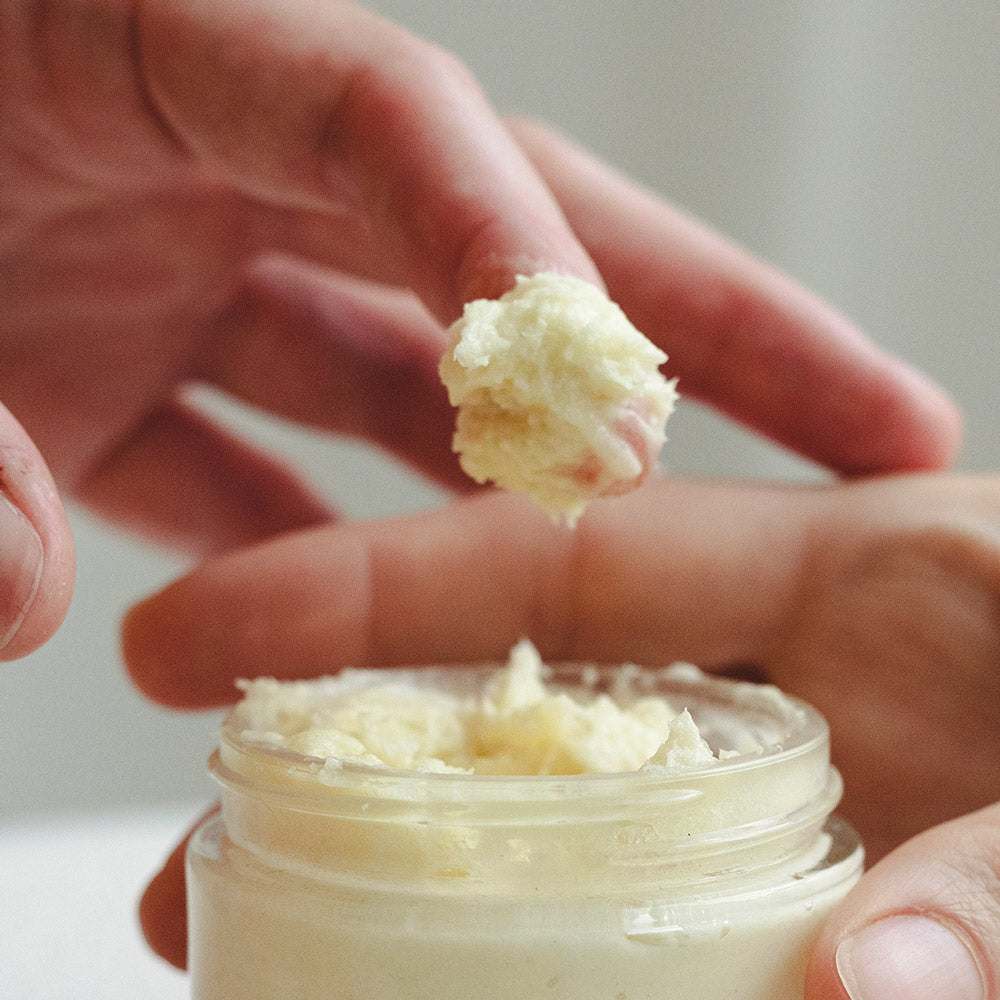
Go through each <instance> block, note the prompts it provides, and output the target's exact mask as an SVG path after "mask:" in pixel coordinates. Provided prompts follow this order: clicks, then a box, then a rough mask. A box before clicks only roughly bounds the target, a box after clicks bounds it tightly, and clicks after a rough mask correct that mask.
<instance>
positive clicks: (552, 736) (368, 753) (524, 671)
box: [240, 641, 728, 775]
mask: <svg viewBox="0 0 1000 1000" xmlns="http://www.w3.org/2000/svg"><path fill="white" fill-rule="evenodd" d="M543 669H544V668H543V665H542V662H541V659H540V658H539V656H538V653H537V651H536V650H535V648H534V646H532V645H531V643H530V642H527V641H523V642H521V643H519V644H518V645H517V646H516V647H515V648H514V650H513V651H512V653H511V657H510V662H509V663H508V664H507V666H506V667H505V668H503V669H502V670H500V671H498V672H497V674H496V675H494V677H493V678H491V680H490V682H489V683H488V684H487V685H486V687H485V688H484V690H483V691H482V693H481V694H480V695H478V696H476V697H471V696H470V697H459V696H457V695H454V694H451V693H448V692H444V691H436V690H432V689H427V688H417V687H414V686H412V685H411V684H408V683H405V682H400V683H382V684H379V685H376V686H371V687H352V686H351V684H350V675H348V677H347V679H346V682H345V681H343V680H341V681H340V683H338V680H337V679H328V680H325V681H318V682H308V681H303V682H292V683H287V682H286V683H282V682H278V681H275V680H272V679H268V678H265V679H260V680H255V681H252V682H249V683H245V684H244V685H243V687H244V691H245V697H244V701H243V703H242V705H241V706H240V711H241V715H242V718H243V719H244V720H245V721H246V723H247V728H246V729H245V730H244V732H243V734H242V738H243V739H244V740H246V741H247V742H251V743H257V744H264V745H267V746H272V747H282V748H285V749H288V750H292V751H295V752H296V753H300V754H303V755H304V756H307V757H319V758H328V759H334V760H336V761H339V762H356V763H363V764H374V765H382V766H385V767H392V768H397V769H402V770H418V771H435V772H456V773H476V774H507V775H532V774H536V775H540V774H588V773H605V772H624V771H635V770H637V769H639V768H640V767H645V768H660V769H665V770H680V769H684V768H695V767H701V766H705V765H711V764H713V763H715V761H716V760H717V758H716V756H715V755H714V754H713V753H712V750H711V748H710V747H709V745H708V744H707V743H706V742H705V740H703V739H702V738H701V735H700V734H699V732H698V729H697V727H696V726H695V724H694V721H693V720H692V718H691V716H690V714H689V713H688V712H687V711H686V710H683V711H678V710H677V709H676V708H674V707H673V706H672V705H670V704H669V703H668V702H667V701H666V699H664V698H662V697H660V696H653V695H650V696H646V697H636V698H632V699H626V700H622V701H619V700H616V698H614V697H611V696H610V695H607V694H597V695H594V696H593V697H590V698H585V697H583V696H579V697H574V696H573V695H570V694H568V693H566V692H561V691H553V690H550V689H548V688H547V687H546V685H545V683H544V681H543V679H542V674H543ZM721 756H723V757H725V756H728V755H727V754H726V753H725V752H723V754H722V755H721Z"/></svg>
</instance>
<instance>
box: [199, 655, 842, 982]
mask: <svg viewBox="0 0 1000 1000" xmlns="http://www.w3.org/2000/svg"><path fill="white" fill-rule="evenodd" d="M544 673H545V674H546V676H545V677H544V678H543V677H542V670H541V668H540V664H538V663H537V658H534V651H533V650H531V649H530V647H525V646H521V647H519V648H518V650H515V654H514V656H513V657H512V661H511V664H509V665H508V667H507V668H505V669H503V670H500V671H499V672H498V670H497V668H496V667H493V668H489V667H485V668H484V667H469V668H461V667H447V668H444V667H443V668H414V669H411V670H402V671H400V670H387V671H351V672H345V673H344V674H342V675H339V676H338V677H337V678H332V679H326V680H321V681H315V682H304V683H302V684H295V685H285V684H277V682H266V681H264V682H261V681H257V682H254V683H253V684H252V685H249V686H248V687H247V690H246V697H245V699H244V702H243V703H241V705H239V706H237V708H236V709H234V710H233V712H232V713H231V714H230V716H229V717H228V718H227V720H226V723H225V724H224V727H223V732H222V740H221V744H220V749H219V751H218V752H217V753H216V754H215V755H214V756H213V760H212V770H213V773H214V774H215V776H216V778H217V779H218V780H219V781H220V783H221V785H222V788H223V797H222V814H221V817H220V818H218V819H216V820H214V821H212V822H210V823H209V824H207V825H206V826H205V827H203V828H202V830H201V831H199V834H198V835H196V837H195V838H194V839H193V840H192V846H191V849H190V852H189V889H190V892H189V895H190V905H191V913H190V918H191V919H190V925H189V926H190V934H191V941H190V947H191V951H190V956H191V966H192V974H193V980H194V996H195V998H196V1000H199V998H200V1000H205V998H215V997H223V996H228V997H231V996H234V995H239V996H241V997H245V998H247V1000H258V998H259V1000H263V998H265V997H266V998H269V1000H275V998H283V997H292V996H294V997H297V998H300V997H316V998H319V997H328V996H331V995H335V996H345V997H352V998H357V1000H388V998H389V997H393V998H402V1000H409V998H421V1000H422V998H430V997H432V996H433V997H435V998H445V1000H451V998H455V1000H457V998H459V997H462V998H467V997H468V996H470V995H476V996H482V997H487V998H496V1000H514V998H517V1000H525V998H534V997H539V998H542V997H553V998H567V1000H568V998H570V997H572V998H573V1000H588V998H594V1000H598V998H601V1000H604V998H610V1000H616V998H619V997H621V998H640V997H648V998H650V1000H652V998H654V997H656V998H660V997H663V996H667V995H672V993H673V992H679V993H680V995H685V996H688V997H691V998H693V1000H717V998H718V1000H721V998H723V997H731V996H733V995H734V994H733V990H734V988H735V987H738V990H737V992H738V995H740V996H741V997H744V998H747V1000H792V998H794V1000H799V998H801V996H802V979H803V976H804V966H805V959H806V956H807V954H808V949H809V947H810V945H811V943H812V941H813V939H814V938H815V935H816V933H817V931H818V928H819V925H820V923H821V921H822V919H823V916H824V915H825V914H826V913H828V912H829V910H830V909H831V908H832V906H833V905H834V904H835V903H836V902H837V901H838V900H839V899H840V898H841V897H842V896H843V895H844V893H845V892H846V891H847V890H848V888H849V887H850V886H851V885H852V884H853V883H854V881H856V879H857V877H858V876H859V874H860V871H861V850H860V847H859V845H858V843H857V838H856V837H855V836H854V834H853V832H852V831H851V830H850V829H849V828H848V827H846V825H845V824H843V823H842V822H840V821H839V820H836V819H834V818H831V816H830V814H831V811H832V809H833V807H834V806H835V804H836V802H837V800H838V798H839V795H840V780H839V776H838V775H837V773H836V771H835V770H833V769H832V768H831V766H830V763H829V745H828V733H827V727H826V725H825V723H824V722H823V720H822V718H821V717H820V716H819V715H818V713H816V712H815V711H814V710H813V709H811V708H810V707H809V706H807V705H804V704H803V703H801V702H798V701H796V700H794V699H791V698H787V697H785V696H784V695H782V694H780V693H779V692H777V691H776V690H775V689H773V688H768V687H761V686H757V685H750V684H742V683H737V682H730V681H723V680H718V679H712V678H709V677H706V676H704V675H702V674H701V673H699V672H698V671H696V670H694V669H693V668H690V667H673V668H668V669H666V670H658V671H654V670H640V669H637V668H617V669H607V668H598V667H593V666H586V665H584V666H581V665H554V666H552V667H550V668H547V669H546V670H545V671H544ZM366 705H367V708H366V707H365V706H366ZM378 706H381V707H378ZM393 721H396V722H401V725H400V726H399V727H398V731H397V732H396V733H395V734H393V732H392V727H391V725H390V723H391V722H393ZM366 733H367V734H368V736H370V737H371V738H368V737H366ZM331 749H335V750H337V754H336V755H330V754H329V753H328V752H327V751H329V750H331ZM626 764H628V767H627V768H626V767H625V765H626ZM400 765H407V766H400ZM602 767H603V769H601V768H602ZM504 771H506V772H507V773H498V772H504ZM510 772H514V773H510Z"/></svg>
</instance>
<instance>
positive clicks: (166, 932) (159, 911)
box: [139, 806, 219, 969]
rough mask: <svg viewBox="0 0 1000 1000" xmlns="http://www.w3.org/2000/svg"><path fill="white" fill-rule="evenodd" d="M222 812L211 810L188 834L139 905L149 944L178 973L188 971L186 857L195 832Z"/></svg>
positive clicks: (150, 885) (140, 919) (143, 930)
mask: <svg viewBox="0 0 1000 1000" xmlns="http://www.w3.org/2000/svg"><path fill="white" fill-rule="evenodd" d="M218 811H219V807H218V806H215V807H213V808H212V809H210V810H209V811H208V812H207V813H205V815H204V816H202V817H201V819H199V820H198V822H197V823H195V824H194V826H192V827H191V829H190V830H188V832H187V834H185V836H184V839H183V840H182V841H181V842H180V843H179V844H178V845H177V846H176V847H175V848H174V849H173V850H172V851H171V852H170V855H169V856H168V857H167V860H166V861H165V862H164V863H163V867H162V868H161V869H160V871H159V872H157V874H156V875H155V876H154V877H153V878H152V880H151V881H150V883H149V885H148V886H147V887H146V891H145V892H144V893H143V894H142V899H141V900H140V901H139V926H140V927H141V928H142V933H143V935H144V936H145V938H146V943H147V944H148V945H149V947H150V948H152V949H153V951H154V952H156V954H157V955H159V956H160V958H162V959H165V960H166V961H168V962H169V963H170V964H171V965H173V966H176V967H177V968H178V969H186V968H187V893H186V889H185V884H184V856H185V853H186V852H187V846H188V841H189V840H190V839H191V837H192V835H193V834H194V832H195V830H197V829H198V827H199V826H201V824H202V823H204V822H205V820H207V819H208V818H209V816H214V815H215V814H216V813H217V812H218Z"/></svg>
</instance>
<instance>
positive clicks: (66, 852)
mask: <svg viewBox="0 0 1000 1000" xmlns="http://www.w3.org/2000/svg"><path fill="white" fill-rule="evenodd" d="M202 808H203V805H201V804H195V805H191V806H188V807H179V806H174V807H170V808H167V807H164V808H162V809H158V810H146V811H132V812H126V813H120V812H117V813H106V814H97V815H91V816H83V817H45V818H38V819H27V820H20V821H15V822H8V823H3V822H0V996H2V997H4V998H5V1000H36V998H37V1000H76V998H81V1000H84V998H85V1000H137V998H142V1000H185V998H186V997H187V996H188V988H187V979H186V977H185V976H184V975H183V974H181V973H179V972H177V971H176V970H175V969H173V968H171V967H170V966H168V965H167V964H166V963H164V962H162V961H160V960H159V959H157V958H155V957H154V956H153V955H152V954H151V953H150V952H149V951H148V950H147V949H146V946H145V944H144V943H143V940H142V937H141V934H140V932H139V929H138V923H137V919H136V904H137V900H138V898H139V894H140V892H141V890H142V887H143V886H144V885H145V884H146V881H147V879H148V878H149V876H150V875H151V874H152V873H153V872H155V871H156V870H157V867H158V865H159V864H160V862H161V861H162V859H163V858H164V857H165V856H166V853H167V851H168V850H169V848H170V847H171V846H172V845H173V843H174V842H175V840H176V838H177V837H178V835H179V834H180V833H182V832H183V831H184V830H185V829H186V828H187V826H188V825H189V824H190V823H191V822H192V821H193V820H194V819H195V818H197V816H198V815H199V814H200V812H201V811H202Z"/></svg>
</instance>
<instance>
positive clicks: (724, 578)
mask: <svg viewBox="0 0 1000 1000" xmlns="http://www.w3.org/2000/svg"><path fill="white" fill-rule="evenodd" d="M251 576H252V578H253V579H254V581H255V586H254V587H253V588H247V587H246V586H245V581H246V580H247V579H249V578H250V577H251ZM998 606H1000V480H996V479H984V480H975V479H950V478H945V477H936V476H925V475H920V476H904V477H884V478H880V479H876V480H871V481H865V482H857V483H854V484H839V485H831V486H799V487H789V486H765V485H754V486H751V485H732V484H724V483H696V482H694V483H693V482H682V481H667V480H664V479H659V480H657V481H656V482H653V483H650V484H647V486H646V487H644V488H643V489H642V490H640V491H638V492H637V493H635V494H633V495H631V496H629V497H627V498H623V499H621V500H618V501H615V502H613V503H608V504H604V505H598V506H595V507H594V508H593V509H592V510H591V511H590V512H589V513H588V514H587V516H586V517H584V518H583V520H582V521H581V522H580V525H579V527H578V528H577V529H576V531H575V532H566V531H562V530H559V529H556V528H554V527H553V526H552V525H551V524H550V523H549V522H548V521H547V520H546V519H545V518H544V516H542V515H540V514H537V513H536V512H534V511H532V510H530V509H528V508H527V507H526V505H525V504H524V503H523V502H521V501H519V500H518V499H516V498H512V497H509V496H498V495H493V494H489V495H485V496H480V497H475V498H471V499H466V500H464V501H461V502H457V503H455V504H453V505H452V506H451V507H449V508H447V509H445V510H441V511H434V512H430V513H424V514H420V515H416V516H411V517H408V518H401V519H397V520H394V521H389V522H381V523H371V524H342V525H337V526H332V527H322V528H316V529H313V530H310V531H306V532H303V533H299V534H297V535H289V536H287V537H285V538H282V539H279V540H276V541H273V542H271V543H267V544H264V545H260V546H257V547H255V548H254V549H253V550H251V551H248V552H238V553H233V554H230V555H228V556H225V557H221V558H218V559H215V560H212V561H209V562H207V563H206V564H204V565H203V566H202V567H200V568H199V569H197V570H196V571H194V572H193V573H192V574H190V575H189V576H188V577H186V578H184V579H182V580H180V581H178V582H177V583H175V584H173V585H172V586H170V587H168V588H167V589H166V590H165V591H163V592H162V593H161V594H159V595H157V596H155V597H153V598H151V599H150V600H149V601H147V602H145V603H144V604H141V605H139V606H138V607H137V608H136V609H134V610H133V611H132V612H131V613H130V615H129V617H128V618H127V620H126V623H125V631H124V649H125V654H126V659H127V662H128V665H129V669H130V671H131V673H132V676H133V678H134V680H135V681H136V683H137V684H138V685H139V686H140V687H141V688H142V689H143V690H144V691H145V692H146V693H147V694H149V695H150V696H151V697H152V698H154V699H155V700H157V701H160V702H162V703H164V704H168V705H171V706H174V707H183V708H196V707H204V706H214V705H221V704H224V703H227V702H230V701H232V700H233V682H234V680H235V678H236V674H237V673H238V674H240V675H242V676H253V675H257V674H269V675H275V674H277V675H278V676H284V677H289V678H290V677H306V676H315V675H318V674H322V673H330V672H333V671H336V670H337V669H338V668H339V667H341V666H344V665H347V664H351V665H357V666H365V665H392V664H402V663H427V662H443V663H447V662H452V661H456V662H473V661H478V660H500V659H503V658H505V657H506V654H507V651H508V649H509V647H510V646H511V645H512V644H513V643H514V642H515V641H516V640H517V639H519V638H521V637H522V636H528V637H530V638H531V639H533V640H534V641H535V642H536V644H538V646H539V648H540V650H541V652H542V653H543V655H544V656H545V657H546V658H548V659H551V660H556V659H594V660H598V661H605V662H622V661H628V660H632V661H635V662H640V663H647V664H652V665H657V664H663V663H665V662H669V661H671V660H674V659H687V660H691V661H693V662H695V663H698V664H701V665H703V666H705V667H708V668H713V669H719V668H729V667H733V666H734V665H735V666H741V667H743V668H746V667H747V666H748V665H751V666H752V667H753V668H754V669H755V670H756V671H757V672H759V673H761V674H762V675H763V676H764V677H765V678H766V679H768V680H770V681H773V682H774V683H777V684H779V685H780V686H781V687H783V688H784V689H785V690H787V691H790V692H792V693H794V694H797V695H799V696H801V697H803V698H805V699H807V700H808V701H810V702H812V703H813V704H814V705H816V706H817V707H818V708H819V709H820V710H821V711H822V712H823V713H824V714H825V715H826V717H827V719H828V720H829V722H830V725H831V730H832V734H833V748H834V758H835V762H836V764H837V766H838V767H839V768H840V769H841V771H842V772H843V774H844V779H845V785H846V789H847V792H846V796H845V798H844V801H843V804H842V809H841V810H840V811H841V812H842V814H843V815H845V816H846V818H848V819H849V820H850V821H851V822H853V823H854V824H855V826H856V827H857V828H858V829H859V831H860V833H861V835H862V837H863V839H864V841H865V842H866V846H867V848H868V851H869V854H870V855H871V857H872V858H873V859H874V858H878V857H883V860H882V861H881V862H880V864H879V865H877V866H876V867H875V868H874V869H873V870H872V871H871V872H870V873H868V874H867V875H865V877H864V878H863V880H862V882H861V884H860V886H859V887H858V888H857V890H856V891H854V892H853V893H851V894H850V895H849V896H848V898H847V899H846V901H845V902H844V903H843V905H842V906H841V907H840V909H839V910H838V911H837V912H836V913H835V915H834V916H833V917H832V919H831V920H830V922H829V923H828V925H827V927H826V929H825V933H824V936H823V938H822V940H821V942H820V943H819V945H818V947H817V948H816V950H815V953H814V956H813V962H812V966H811V971H810V980H809V989H808V992H807V997H808V998H809V1000H832V998H837V1000H844V997H845V996H846V994H845V993H844V990H843V988H842V987H841V986H840V985H838V983H839V982H840V980H839V978H838V972H837V966H836V965H835V958H834V955H835V951H836V948H837V946H838V944H839V943H840V942H841V941H842V940H845V939H848V938H850V936H851V935H852V934H853V933H854V932H855V931H857V930H858V929H859V928H862V927H868V926H869V925H871V926H874V927H879V928H881V927H885V928H888V929H889V930H890V931H891V932H892V933H894V934H895V939H893V940H892V942H891V945H889V946H886V947H887V948H889V947H891V948H895V949H897V955H898V956H899V961H898V963H897V964H896V965H890V964H889V962H888V956H887V954H886V953H885V952H879V951H878V950H877V947H876V945H875V944H874V943H873V941H874V938H873V935H874V934H875V931H872V930H868V931H863V932H862V935H861V937H860V938H857V939H851V940H856V941H860V944H857V945H853V946H852V945H850V944H849V945H845V946H844V947H843V948H842V949H841V952H840V954H841V968H842V969H844V970H845V972H846V969H847V964H846V963H847V958H846V957H845V956H849V955H853V956H854V957H855V958H856V959H858V960H859V961H865V960H867V961H869V962H871V960H872V959H873V958H874V959H876V960H877V968H878V969H882V970H884V974H885V975H895V976H897V985H896V986H895V987H894V986H892V984H891V981H890V980H874V979H873V980H870V981H869V985H868V987H867V989H866V991H865V992H861V993H858V995H857V996H856V997H855V1000H871V998H881V1000H891V998H893V997H917V996H923V995H924V994H923V993H918V992H916V987H912V988H911V992H905V987H904V986H900V985H898V983H900V982H905V977H906V976H914V975H916V973H917V971H918V970H922V969H924V968H925V967H926V964H927V963H928V962H931V961H934V960H936V959H941V960H942V961H944V960H945V958H946V957H947V952H946V943H947V942H949V941H950V938H948V936H947V933H946V929H955V930H958V931H959V933H960V936H961V938H962V940H964V941H967V942H968V943H969V945H970V946H971V947H973V948H974V949H975V954H976V955H977V958H978V959H979V961H980V962H981V963H982V967H983V970H984V973H985V974H989V975H993V976H994V977H995V976H1000V886H998V880H997V875H996V858H997V856H998V851H1000V806H991V805H990V803H991V802H993V801H994V800H995V799H997V798H998V797H1000V727H998V726H997V722H996V711H995V706H996V704H997V702H998V699H1000V674H998V672H997V670H996V664H997V662H998V659H1000V615H998V613H997V608H998ZM205 607H211V608H212V609H213V611H212V616H211V619H210V620H209V619H206V616H205V615H204V614H203V609H204V608H205ZM234 665H238V666H234ZM973 810H980V811H979V812H972V811H973ZM967 812H972V814H971V815H969V816H967V817H966V818H964V819H956V817H959V816H962V815H963V814H965V813H967ZM941 824H943V825H941ZM924 831H927V832H924ZM909 838H913V839H911V840H909ZM904 841H908V842H907V843H905V844H904V846H902V847H899V845H900V844H903V843H904ZM179 859H180V854H175V855H174V857H173V858H172V859H171V861H170V862H169V863H168V864H167V866H166V867H165V868H164V870H163V872H162V874H161V875H160V876H158V878H157V879H156V880H155V881H154V883H153V884H152V886H151V887H150V889H149V890H148V891H147V894H146V897H145V899H144V901H143V907H142V916H143V923H144V927H145V930H146V933H147V936H148V937H149V940H150V941H151V943H152V944H153V946H154V948H156V949H157V950H158V951H160V953H161V954H164V955H165V956H166V957H168V958H169V959H170V960H171V961H173V962H175V963H176V964H183V961H184V920H183V873H182V869H181V866H180V860H179ZM900 913H904V914H913V913H919V914H922V915H923V916H921V917H920V918H913V919H914V920H916V921H917V922H916V923H915V924H914V923H910V922H908V921H910V920H911V918H910V917H907V918H906V921H904V920H903V918H898V919H897V918H896V917H895V915H896V914H900ZM882 917H886V918H891V919H890V920H889V923H887V924H884V925H882V924H878V923H874V924H873V921H877V920H878V919H879V918H882ZM925 918H926V919H929V920H930V921H931V922H930V923H929V924H927V923H922V922H921V921H924V920H925ZM911 933H912V934H913V938H912V940H910V939H908V937H907V935H909V934H911ZM935 946H936V950H933V951H924V952H921V950H920V949H921V948H927V947H935ZM921 955H923V958H920V956H921ZM963 955H964V952H962V951H959V952H958V959H957V966H956V968H957V972H956V973H955V975H956V976H957V975H960V974H961V973H962V970H963V968H964V969H965V971H966V972H967V971H968V970H969V969H970V968H972V966H971V964H970V961H971V960H967V959H965V958H963ZM918 959H920V961H918ZM921 963H923V964H921ZM963 963H964V965H963ZM949 968H950V966H949V967H945V968H944V969H943V970H942V971H939V972H938V973H937V975H938V978H937V979H931V980H929V981H930V982H933V983H937V984H939V989H938V993H939V994H940V995H943V996H962V997H966V996H968V997H978V996H984V997H985V996H986V995H987V994H985V993H974V992H965V993H960V992H955V989H956V988H955V987H954V986H953V985H952V980H950V979H948V978H947V976H948V975H951V973H950V972H949V971H948V970H949ZM862 974H863V973H859V977H860V975H862ZM900 977H902V978H900ZM858 981H859V982H863V980H861V979H860V978H859V979H858ZM954 982H955V983H958V982H959V980H958V979H957V978H956V979H955V980H954ZM872 983H878V988H875V987H874V986H872V985H871V984H872Z"/></svg>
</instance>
